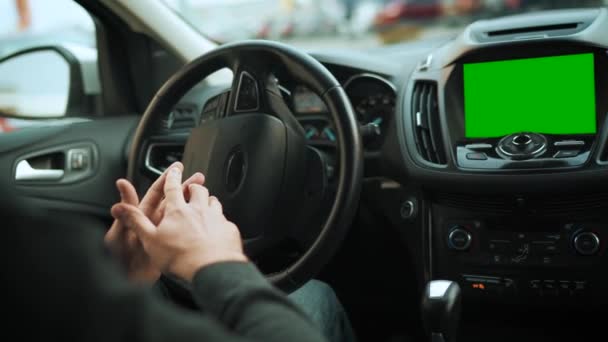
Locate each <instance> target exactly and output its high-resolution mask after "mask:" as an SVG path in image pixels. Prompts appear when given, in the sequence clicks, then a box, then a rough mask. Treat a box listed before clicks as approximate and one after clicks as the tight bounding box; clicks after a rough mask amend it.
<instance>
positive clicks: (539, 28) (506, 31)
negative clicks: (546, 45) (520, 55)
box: [488, 23, 580, 37]
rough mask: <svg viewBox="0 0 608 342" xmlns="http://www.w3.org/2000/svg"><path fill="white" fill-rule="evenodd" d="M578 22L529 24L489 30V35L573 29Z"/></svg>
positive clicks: (576, 26)
mask: <svg viewBox="0 0 608 342" xmlns="http://www.w3.org/2000/svg"><path fill="white" fill-rule="evenodd" d="M579 25H580V23H565V24H554V25H542V26H529V27H518V28H510V29H504V30H496V31H489V32H488V36H489V37H496V36H506V35H512V34H521V33H536V32H546V31H557V30H573V29H576V28H578V26H579Z"/></svg>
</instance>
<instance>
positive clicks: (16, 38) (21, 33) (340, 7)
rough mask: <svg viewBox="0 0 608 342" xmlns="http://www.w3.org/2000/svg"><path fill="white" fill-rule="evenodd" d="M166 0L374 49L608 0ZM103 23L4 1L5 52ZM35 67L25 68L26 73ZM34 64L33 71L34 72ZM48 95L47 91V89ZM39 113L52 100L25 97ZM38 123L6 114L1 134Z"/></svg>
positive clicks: (208, 14)
mask: <svg viewBox="0 0 608 342" xmlns="http://www.w3.org/2000/svg"><path fill="white" fill-rule="evenodd" d="M151 1H161V2H163V3H165V4H166V5H167V7H168V8H167V10H168V11H169V10H173V11H175V12H176V13H177V14H178V15H179V16H180V17H181V18H183V19H184V20H186V21H187V22H189V23H190V24H191V25H192V26H193V27H194V28H196V29H197V30H198V31H199V32H201V34H203V35H205V36H206V37H208V38H210V39H212V40H215V41H216V42H218V43H222V42H229V41H233V40H239V39H271V40H279V41H283V42H286V43H288V44H291V45H294V46H296V47H299V48H303V49H305V50H322V49H370V48H374V47H378V46H383V45H389V44H396V43H401V42H407V41H411V40H418V39H424V38H439V37H447V36H454V35H457V34H458V33H460V32H461V31H462V29H463V27H465V26H466V25H468V24H469V23H471V22H472V21H475V20H478V19H484V18H492V17H497V16H501V15H509V14H515V13H523V12H529V11H537V10H542V9H559V8H573V7H597V6H607V5H608V0H151ZM94 31H95V26H94V24H93V21H92V19H91V18H90V16H89V15H88V13H87V12H86V11H84V10H83V9H82V8H80V6H79V5H78V4H77V3H76V2H74V1H72V0H53V1H49V0H1V1H0V58H2V57H3V56H7V55H9V54H11V53H13V52H15V51H18V50H22V49H24V48H27V47H34V46H43V45H64V44H71V45H77V46H80V47H85V48H88V49H91V50H92V51H93V52H94V51H95V49H96V42H95V32H94ZM27 72H28V71H27V70H25V71H23V73H24V74H22V75H23V76H26V74H25V73H27ZM31 72H33V71H30V73H31ZM6 76H7V75H4V77H3V76H2V75H0V99H3V100H2V102H3V106H0V112H4V113H5V114H6V113H8V114H10V113H11V112H12V111H14V108H16V107H19V106H18V103H17V102H16V101H17V100H18V99H19V98H20V97H18V96H16V93H17V90H16V89H17V88H16V86H15V84H8V83H7V82H8V77H6ZM40 95H41V96H46V95H47V94H40ZM21 98H22V99H23V101H21V102H23V103H28V105H29V106H30V107H32V106H38V107H39V108H37V109H36V111H38V112H42V111H44V110H45V108H46V103H45V101H32V99H33V97H31V96H30V97H27V98H23V97H21ZM32 124H38V122H36V121H32V120H27V119H26V120H23V119H18V118H6V117H5V118H2V117H0V133H1V132H3V131H4V132H7V131H11V130H15V129H18V128H21V127H25V126H29V125H32Z"/></svg>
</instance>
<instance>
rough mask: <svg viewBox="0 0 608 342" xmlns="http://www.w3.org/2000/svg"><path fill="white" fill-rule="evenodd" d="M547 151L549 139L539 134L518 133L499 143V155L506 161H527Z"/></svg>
mask: <svg viewBox="0 0 608 342" xmlns="http://www.w3.org/2000/svg"><path fill="white" fill-rule="evenodd" d="M546 150H547V138H545V136H543V135H541V134H537V133H517V134H511V135H508V136H506V137H504V138H502V139H501V140H500V141H499V142H498V149H497V152H498V154H499V155H500V156H501V157H503V158H505V159H512V160H525V159H531V158H535V157H538V156H540V155H542V154H543V153H545V151H546Z"/></svg>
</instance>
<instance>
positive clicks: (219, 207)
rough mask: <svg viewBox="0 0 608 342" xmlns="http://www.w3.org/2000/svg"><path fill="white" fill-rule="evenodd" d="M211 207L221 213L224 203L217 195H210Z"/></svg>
mask: <svg viewBox="0 0 608 342" xmlns="http://www.w3.org/2000/svg"><path fill="white" fill-rule="evenodd" d="M209 208H210V209H214V210H217V211H219V212H220V213H221V212H222V211H223V208H222V203H221V202H220V200H219V199H217V197H215V196H209Z"/></svg>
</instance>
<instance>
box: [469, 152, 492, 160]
mask: <svg viewBox="0 0 608 342" xmlns="http://www.w3.org/2000/svg"><path fill="white" fill-rule="evenodd" d="M467 159H468V160H487V159H488V156H487V155H486V154H485V153H483V152H470V153H467Z"/></svg>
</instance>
